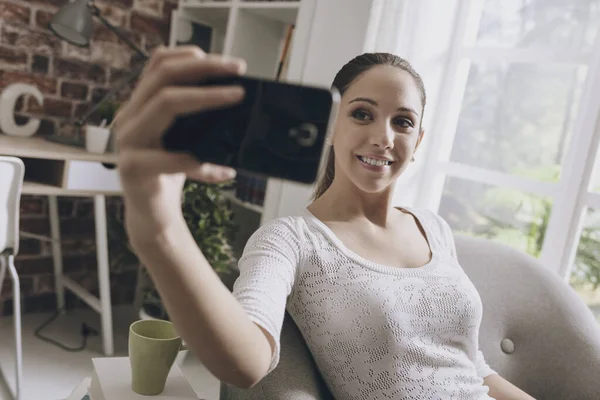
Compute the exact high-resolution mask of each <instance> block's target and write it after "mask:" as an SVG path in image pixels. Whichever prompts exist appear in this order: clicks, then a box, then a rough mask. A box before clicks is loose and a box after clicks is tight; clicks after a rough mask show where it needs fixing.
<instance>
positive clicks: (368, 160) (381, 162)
mask: <svg viewBox="0 0 600 400" xmlns="http://www.w3.org/2000/svg"><path fill="white" fill-rule="evenodd" d="M359 158H360V160H361V161H362V162H364V163H367V164H370V165H375V166H377V167H383V166H384V165H390V162H389V161H385V160H375V159H373V158H368V157H362V156H359Z"/></svg>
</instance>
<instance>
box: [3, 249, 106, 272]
mask: <svg viewBox="0 0 600 400" xmlns="http://www.w3.org/2000/svg"><path fill="white" fill-rule="evenodd" d="M62 260H63V272H65V273H75V272H80V271H83V270H86V269H94V268H96V254H95V253H91V254H66V253H65V254H63V259H62ZM15 268H16V269H17V272H18V273H19V276H33V275H44V274H52V273H54V262H53V261H52V256H51V255H47V256H42V257H33V256H21V255H20V254H19V255H17V257H16V258H15Z"/></svg>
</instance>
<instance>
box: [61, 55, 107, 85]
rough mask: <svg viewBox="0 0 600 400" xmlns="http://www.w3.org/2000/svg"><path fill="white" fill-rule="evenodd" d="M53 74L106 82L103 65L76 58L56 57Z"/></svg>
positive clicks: (74, 78)
mask: <svg viewBox="0 0 600 400" xmlns="http://www.w3.org/2000/svg"><path fill="white" fill-rule="evenodd" d="M54 74H55V75H56V76H58V77H61V78H68V79H72V80H83V81H92V82H95V83H100V84H104V83H106V69H105V68H104V67H102V66H99V65H94V64H89V63H85V62H82V61H78V60H67V59H64V58H56V59H55V60H54Z"/></svg>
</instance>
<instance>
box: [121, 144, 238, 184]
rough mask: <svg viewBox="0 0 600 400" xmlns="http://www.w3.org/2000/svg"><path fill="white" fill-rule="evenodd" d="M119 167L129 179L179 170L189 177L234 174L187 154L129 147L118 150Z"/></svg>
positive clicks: (220, 177) (215, 178)
mask: <svg viewBox="0 0 600 400" xmlns="http://www.w3.org/2000/svg"><path fill="white" fill-rule="evenodd" d="M119 170H120V172H121V175H122V176H124V177H126V179H128V180H130V181H134V180H138V179H140V178H143V177H146V176H154V175H162V174H166V175H171V174H179V173H181V174H185V175H186V176H187V177H188V178H189V179H193V180H199V181H203V182H207V183H217V182H224V181H228V180H231V179H233V178H235V175H236V173H235V170H234V169H232V168H228V167H223V166H219V165H214V164H209V163H200V162H199V161H198V160H196V159H195V158H194V157H193V156H192V155H190V154H186V153H172V152H166V151H163V150H155V149H132V150H127V151H124V152H122V153H120V161H119Z"/></svg>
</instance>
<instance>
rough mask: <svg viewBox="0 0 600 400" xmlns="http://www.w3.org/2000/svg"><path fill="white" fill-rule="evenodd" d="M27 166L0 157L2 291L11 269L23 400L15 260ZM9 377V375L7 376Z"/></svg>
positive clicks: (19, 391) (18, 379) (18, 377)
mask: <svg viewBox="0 0 600 400" xmlns="http://www.w3.org/2000/svg"><path fill="white" fill-rule="evenodd" d="M24 174H25V166H24V165H23V161H21V159H19V158H16V157H3V156H0V263H1V267H0V292H1V290H2V284H3V283H4V278H5V277H6V270H7V269H8V271H9V273H10V276H11V278H12V283H13V318H14V324H15V326H14V329H15V356H16V385H15V392H14V394H13V395H14V398H15V399H16V400H22V388H23V387H22V383H23V346H22V343H21V290H20V285H19V276H18V275H17V270H16V269H15V264H14V257H15V256H16V255H17V253H18V250H19V206H20V202H21V189H22V187H23V177H24ZM4 376H5V377H6V374H4Z"/></svg>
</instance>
